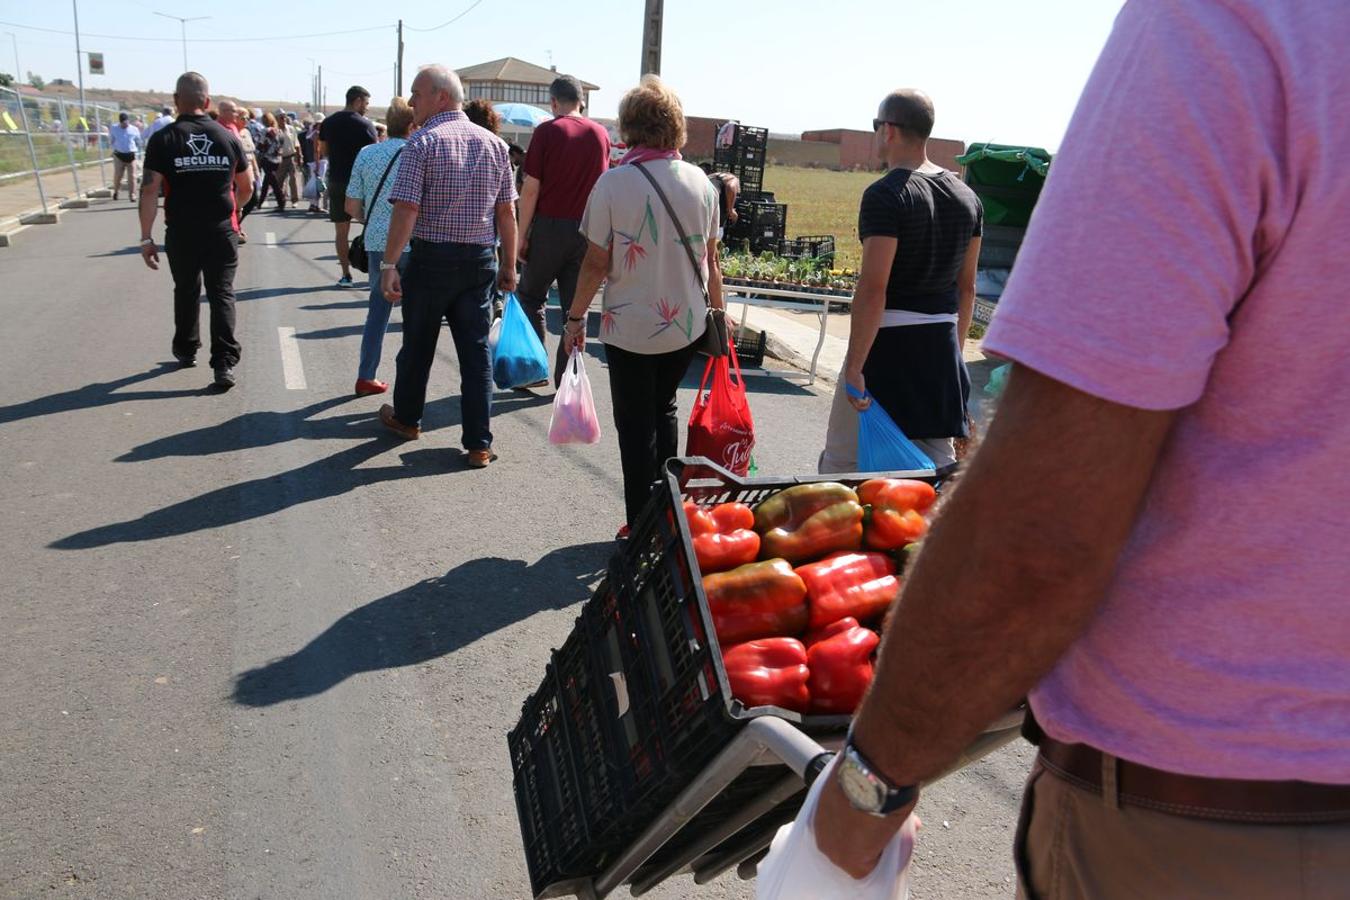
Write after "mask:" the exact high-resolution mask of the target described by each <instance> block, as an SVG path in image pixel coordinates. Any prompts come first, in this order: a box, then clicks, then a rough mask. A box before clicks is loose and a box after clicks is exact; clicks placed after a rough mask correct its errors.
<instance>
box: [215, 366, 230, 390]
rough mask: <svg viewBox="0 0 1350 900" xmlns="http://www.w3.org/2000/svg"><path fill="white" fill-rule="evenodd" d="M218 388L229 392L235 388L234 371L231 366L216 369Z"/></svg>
mask: <svg viewBox="0 0 1350 900" xmlns="http://www.w3.org/2000/svg"><path fill="white" fill-rule="evenodd" d="M216 387H218V388H220V389H221V390H222V391H228V390H229V389H230V388H232V387H234V369H232V368H230V367H229V366H221V367H220V368H218V369H216Z"/></svg>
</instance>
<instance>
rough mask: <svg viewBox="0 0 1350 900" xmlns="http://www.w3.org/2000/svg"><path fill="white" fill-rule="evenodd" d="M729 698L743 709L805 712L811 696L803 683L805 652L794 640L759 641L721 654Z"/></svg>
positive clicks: (739, 645) (735, 647)
mask: <svg viewBox="0 0 1350 900" xmlns="http://www.w3.org/2000/svg"><path fill="white" fill-rule="evenodd" d="M722 663H723V665H724V666H726V670H727V681H729V682H730V683H731V696H733V697H735V698H736V699H737V700H739V701H741V702H742V703H744V704H745V705H746V706H781V707H782V708H783V709H791V710H796V711H797V712H806V709H807V707H808V706H809V705H810V702H811V694H810V692H809V691H808V690H807V688H806V683H807V681H808V680H809V679H810V677H811V672H810V670H809V669H807V667H806V648H805V647H803V646H802V642H801V641H799V640H797V639H796V638H790V637H775V638H762V639H760V640H757V641H748V642H746V643H744V644H736V645H735V646H733V647H728V648H727V649H725V650H723V651H722Z"/></svg>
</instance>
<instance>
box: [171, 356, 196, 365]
mask: <svg viewBox="0 0 1350 900" xmlns="http://www.w3.org/2000/svg"><path fill="white" fill-rule="evenodd" d="M173 358H174V359H176V360H178V368H180V369H192V368H195V367H196V365H197V357H195V356H179V355H178V354H177V353H175V354H174V355H173Z"/></svg>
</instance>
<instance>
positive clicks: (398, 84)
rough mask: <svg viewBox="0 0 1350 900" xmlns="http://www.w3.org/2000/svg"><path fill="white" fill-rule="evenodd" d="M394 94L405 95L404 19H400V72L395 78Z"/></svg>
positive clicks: (396, 95)
mask: <svg viewBox="0 0 1350 900" xmlns="http://www.w3.org/2000/svg"><path fill="white" fill-rule="evenodd" d="M394 96H395V97H402V96H403V20H402V19H399V20H398V74H397V75H396V76H395V78H394Z"/></svg>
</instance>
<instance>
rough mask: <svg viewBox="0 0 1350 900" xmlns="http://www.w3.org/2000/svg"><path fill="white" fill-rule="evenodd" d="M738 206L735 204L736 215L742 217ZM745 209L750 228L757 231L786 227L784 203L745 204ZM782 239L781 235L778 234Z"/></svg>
mask: <svg viewBox="0 0 1350 900" xmlns="http://www.w3.org/2000/svg"><path fill="white" fill-rule="evenodd" d="M739 207H740V204H737V209H736V213H737V214H738V215H742V213H741V210H740V208H739ZM746 209H747V211H748V214H749V218H750V227H751V228H754V229H755V230H756V231H758V230H759V229H760V228H763V227H766V226H770V225H772V226H775V227H777V228H779V229H782V228H786V227H787V204H786V203H762V202H760V201H754V202H751V203H747V204H746ZM779 237H780V238H781V237H782V234H781V233H780V234H779Z"/></svg>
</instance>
